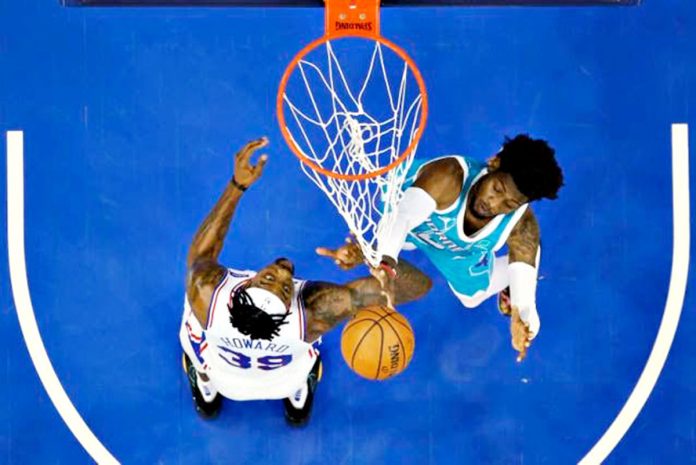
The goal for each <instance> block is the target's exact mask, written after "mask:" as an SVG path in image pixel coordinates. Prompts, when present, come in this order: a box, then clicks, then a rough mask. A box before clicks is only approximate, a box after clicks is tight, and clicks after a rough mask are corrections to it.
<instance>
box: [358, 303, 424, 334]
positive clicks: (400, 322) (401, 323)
mask: <svg viewBox="0 0 696 465" xmlns="http://www.w3.org/2000/svg"><path fill="white" fill-rule="evenodd" d="M360 311H361V312H370V313H374V314H375V315H377V316H378V317H380V318H381V317H382V315H380V314H379V313H377V312H375V311H374V310H371V309H369V308H364V309H362V310H360ZM393 314H397V315H401V316H403V315H402V314H401V313H399V312H397V311H392V312H389V313H387V315H393ZM387 315H384V316H387ZM394 321H395V322H396V323H399V324H400V325H401V326H403V327H404V328H406V329H409V330H411V331H413V328H412V327H411V326H410V325H407V324H406V323H404V322H403V321H399V320H396V319H395V320H394Z"/></svg>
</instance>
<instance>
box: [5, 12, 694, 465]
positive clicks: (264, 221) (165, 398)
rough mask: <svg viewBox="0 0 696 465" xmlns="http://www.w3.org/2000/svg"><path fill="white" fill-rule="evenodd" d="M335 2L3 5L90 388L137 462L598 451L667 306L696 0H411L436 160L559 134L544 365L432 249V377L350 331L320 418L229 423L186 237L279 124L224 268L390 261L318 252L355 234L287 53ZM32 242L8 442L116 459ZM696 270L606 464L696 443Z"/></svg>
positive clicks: (530, 462) (390, 17)
mask: <svg viewBox="0 0 696 465" xmlns="http://www.w3.org/2000/svg"><path fill="white" fill-rule="evenodd" d="M322 15H323V12H322V11H321V10H320V9H306V8H296V9H262V8H258V9H252V8H236V9H235V8H228V9H225V8H219V9H218V8H148V9H138V8H114V9H109V8H90V9H80V8H64V7H61V6H59V4H58V2H57V1H54V0H22V1H19V0H14V1H9V0H0V133H1V134H2V137H0V141H2V142H0V148H2V150H1V152H2V153H3V154H5V146H6V137H5V134H6V131H10V130H21V131H23V133H24V158H23V160H24V174H23V179H24V185H25V191H24V192H25V208H24V219H25V228H26V231H25V237H26V239H25V240H26V267H27V275H28V285H29V289H30V292H31V299H32V302H33V308H34V313H35V317H36V321H37V324H38V328H39V329H40V331H41V336H42V338H43V342H44V344H45V347H46V351H47V353H48V355H49V357H50V360H51V362H52V364H53V366H54V368H55V371H56V373H57V375H58V376H59V378H60V381H61V383H62V385H63V387H64V389H65V391H66V393H67V394H68V396H69V398H70V399H71V401H72V402H73V404H74V406H75V408H76V409H77V411H78V412H79V413H80V415H81V416H82V418H83V419H84V420H85V422H86V423H87V425H89V427H90V429H91V430H92V432H93V433H94V434H95V436H96V437H97V438H98V440H99V441H100V442H101V443H102V444H103V446H104V447H105V448H106V449H108V451H109V452H110V453H111V454H113V455H114V456H115V457H116V458H117V459H118V460H119V461H120V462H121V463H124V464H182V465H183V464H279V465H280V464H282V465H286V464H287V465H294V464H317V465H320V464H321V465H323V464H335V465H339V464H346V465H348V464H350V465H358V464H370V465H372V464H414V465H415V464H418V465H420V464H429V465H430V464H432V465H435V464H501V465H503V464H505V465H511V464H519V465H541V464H548V465H558V464H571V463H577V462H578V461H579V460H580V459H582V458H583V457H584V456H585V454H587V453H588V451H590V449H591V448H592V447H593V446H594V445H595V444H596V443H597V441H598V440H599V438H600V437H601V436H602V435H603V434H604V432H605V431H606V430H607V428H608V427H609V425H610V424H611V423H612V421H613V420H614V419H615V418H616V417H617V414H618V413H619V410H620V409H621V407H622V406H623V405H624V403H625V402H626V399H627V398H628V397H629V395H630V393H631V391H632V389H633V388H634V386H635V385H636V382H637V380H638V378H639V376H640V374H641V372H642V370H643V367H644V366H645V363H646V360H647V359H648V356H649V354H650V350H651V348H652V345H653V342H654V341H655V338H656V336H657V333H658V327H659V324H660V321H661V319H662V317H663V313H664V311H665V302H666V298H667V295H668V290H669V288H670V267H671V266H672V247H673V239H672V237H673V230H672V229H673V228H672V210H673V208H672V207H673V205H672V172H671V169H672V145H671V143H672V142H671V137H670V130H671V125H672V123H688V124H689V125H690V127H691V136H692V139H693V138H696V133H695V132H694V128H696V90H695V89H696V3H694V2H693V1H691V0H661V1H657V0H645V2H644V4H642V5H641V6H638V7H616V8H614V7H603V8H597V7H595V8H591V7H567V8H552V7H549V8H519V7H515V8H513V7H497V8H478V7H477V8H442V9H438V8H409V9H399V8H390V9H387V10H385V11H384V12H383V15H382V32H383V34H384V35H385V36H386V37H388V38H390V39H392V40H394V41H395V42H396V43H398V44H400V45H401V46H402V47H403V48H404V49H406V50H407V51H408V52H409V54H411V56H413V58H414V59H415V60H416V62H417V63H418V64H419V67H420V69H421V71H422V72H423V76H424V79H425V81H426V83H427V85H428V90H429V95H430V117H429V121H428V127H427V130H426V133H425V135H424V137H423V141H422V143H421V145H420V149H419V156H420V157H426V158H427V157H434V156H437V155H442V154H451V153H458V154H466V155H471V156H475V157H480V158H486V157H488V156H490V155H491V154H493V153H494V152H495V151H496V150H497V148H498V147H499V145H500V143H501V141H502V139H503V137H504V136H505V135H515V134H516V133H519V132H528V133H530V134H532V135H534V136H536V137H544V138H547V139H548V140H549V141H550V142H551V144H552V145H553V146H554V147H555V148H556V150H557V155H558V159H559V161H560V163H561V165H562V167H563V168H564V171H565V175H566V186H565V188H564V189H563V190H562V191H561V193H560V197H559V199H558V200H557V201H554V202H550V201H544V202H542V203H541V204H539V205H538V206H537V207H536V208H535V211H536V213H537V216H538V218H539V221H540V224H541V228H542V236H543V243H544V256H543V257H542V264H541V275H542V276H543V280H542V281H541V282H540V285H539V289H538V306H539V311H540V314H541V320H542V329H541V332H540V334H539V337H538V338H537V339H536V340H535V342H534V344H533V346H532V347H531V349H530V352H529V356H528V358H527V360H525V361H524V363H522V364H516V363H515V353H514V352H513V351H512V349H511V348H510V343H509V340H508V327H507V320H506V319H504V318H502V317H501V316H499V314H498V311H497V309H496V308H495V305H494V303H493V302H487V303H485V304H484V305H483V306H482V307H480V308H478V309H476V310H466V309H464V308H462V307H461V306H460V305H459V304H458V302H457V300H456V299H455V298H454V297H453V296H452V295H451V293H450V292H449V290H448V288H447V285H446V283H445V282H444V281H443V279H442V278H441V277H440V276H439V275H438V274H437V273H436V271H435V270H434V269H433V267H432V266H431V265H430V264H429V263H427V262H426V260H425V258H424V257H423V256H422V255H419V254H418V253H411V254H410V255H409V256H410V258H411V259H412V261H413V262H414V263H416V264H417V265H419V266H420V267H422V269H424V270H425V271H426V272H427V273H428V274H429V275H430V276H432V277H433V279H434V282H435V285H434V288H433V290H432V291H431V292H430V294H429V295H428V296H427V297H426V298H425V299H423V300H421V301H419V302H415V303H412V304H409V305H406V306H403V307H402V308H401V311H402V312H403V313H404V314H405V315H406V316H407V317H408V318H409V320H410V321H411V324H412V325H413V327H414V329H415V335H416V352H415V355H414V358H413V361H412V364H411V366H410V367H409V368H408V370H407V371H406V372H404V373H403V374H401V375H400V376H398V377H396V378H394V379H393V380H391V381H387V382H382V383H376V382H369V381H366V380H363V379H360V378H358V377H357V376H355V375H354V374H353V373H352V372H350V371H349V369H348V367H347V366H346V365H345V364H344V362H343V360H342V358H341V356H340V350H339V338H340V331H336V332H334V333H332V334H330V335H329V336H328V337H326V338H325V342H324V346H323V352H322V353H323V356H324V360H325V376H324V380H323V382H322V383H321V384H320V386H319V390H318V391H317V398H316V404H315V411H314V415H313V418H312V420H311V423H310V424H309V425H308V426H307V427H306V428H305V429H302V430H293V429H289V428H288V427H287V426H286V425H285V422H284V420H283V416H282V406H281V404H280V403H279V402H277V401H276V402H250V403H232V402H229V403H226V404H225V405H224V411H223V413H222V415H221V417H220V418H218V419H217V420H216V421H214V422H204V421H202V420H200V419H199V418H198V417H197V416H196V413H195V411H194V409H193V407H192V405H191V400H190V395H189V387H188V384H187V381H186V379H185V377H184V375H183V373H182V370H181V368H180V348H179V344H178V339H177V332H178V327H179V323H180V317H181V313H182V308H181V305H182V300H183V283H184V271H185V254H186V251H187V247H188V244H189V241H190V240H191V237H192V235H193V233H194V231H195V229H196V228H197V226H198V224H199V222H200V221H201V220H202V218H203V217H204V216H205V214H206V213H207V212H208V210H209V209H210V208H211V206H212V205H213V203H214V201H215V199H216V198H217V196H218V194H219V193H220V192H221V190H222V188H223V186H224V185H225V183H226V182H227V180H228V178H229V176H230V173H231V166H232V156H233V154H234V153H235V151H236V150H237V149H238V148H239V147H241V145H243V144H244V143H245V142H246V141H247V140H250V139H252V138H256V137H258V136H261V135H267V136H268V137H269V138H270V140H271V145H270V146H269V148H268V150H267V153H268V154H269V157H270V160H269V162H268V165H267V166H266V172H265V174H264V176H263V178H262V179H261V180H260V181H259V183H258V184H257V185H255V186H254V187H253V188H252V189H250V190H249V192H248V193H247V194H246V195H245V196H244V198H243V199H242V202H241V204H240V206H239V209H238V211H237V214H236V216H235V218H234V222H233V225H232V228H231V231H230V234H229V236H228V239H227V242H226V247H225V249H224V251H223V255H222V261H223V263H225V264H227V265H229V266H232V267H238V268H249V269H255V268H259V267H262V266H264V265H265V264H267V263H268V262H269V261H271V260H273V259H274V258H276V257H279V256H289V257H291V258H292V259H293V260H294V261H295V263H296V265H297V273H298V275H300V276H301V277H304V278H308V279H323V280H332V281H337V282H343V281H346V280H348V279H350V278H352V277H355V276H357V275H359V274H360V273H364V272H365V270H364V269H362V270H360V271H357V272H354V273H344V272H341V271H340V270H338V269H336V268H335V267H334V265H333V264H332V263H331V262H329V261H327V260H325V259H322V258H321V257H318V256H316V255H315V254H314V248H315V247H316V246H319V245H336V244H339V243H341V242H342V240H343V237H344V235H345V234H346V230H345V227H344V224H343V222H342V220H341V218H340V217H339V216H338V215H337V214H336V213H335V210H334V209H333V207H332V205H331V204H330V203H329V201H328V200H327V199H326V198H325V197H324V196H323V194H322V193H321V192H320V191H319V190H318V189H317V188H316V187H315V186H314V185H313V184H312V183H311V182H310V181H309V180H308V179H307V178H306V176H305V175H304V174H303V173H302V171H301V170H300V167H299V164H298V162H297V159H296V158H295V157H294V156H293V155H292V154H291V153H290V151H289V150H288V149H287V148H286V146H285V145H284V142H283V140H282V137H281V135H280V131H279V129H278V125H277V122H276V118H275V92H276V89H277V84H278V81H279V79H280V75H281V73H282V72H283V70H284V68H285V65H286V64H287V63H288V61H289V60H290V58H291V57H292V56H293V55H294V53H296V52H297V51H298V50H299V49H300V48H301V47H302V46H303V45H304V44H306V43H307V42H309V41H310V40H311V39H314V38H316V37H318V36H319V35H320V34H321V33H322ZM692 148H693V144H692ZM694 166H696V163H692V168H691V173H690V177H691V179H692V180H693V179H696V176H695V174H696V173H695V170H696V168H694ZM6 169H7V166H6V163H4V162H3V163H1V164H0V174H1V175H2V179H6V174H7V173H6ZM693 199H694V196H693V195H691V200H693ZM688 200H689V199H688V198H686V201H687V203H688ZM692 203H693V202H692ZM0 204H2V205H3V206H6V205H8V197H7V190H6V188H5V187H3V188H2V189H0ZM680 205H681V204H680ZM5 218H6V216H5V215H4V214H3V221H6V220H5ZM4 224H5V223H4ZM691 224H692V225H693V222H691ZM6 229H7V228H3V230H6ZM0 246H2V249H3V250H7V248H8V237H7V235H6V234H5V233H2V234H0ZM7 263H8V262H7V261H3V262H2V264H0V299H1V303H2V307H1V309H2V310H1V311H2V319H1V320H0V340H1V341H2V344H0V373H1V375H0V381H1V382H0V394H1V395H2V398H3V399H5V401H4V402H2V406H0V464H11V465H24V464H69V465H73V464H82V463H92V459H91V458H90V456H89V455H88V454H87V452H85V450H84V449H83V447H82V446H81V445H80V443H79V442H78V441H77V440H76V439H75V437H74V436H73V434H72V433H71V432H70V430H69V429H68V427H67V426H66V424H65V423H64V422H63V420H62V419H61V417H60V416H59V414H58V413H57V411H56V409H55V408H54V406H53V403H52V402H51V400H50V399H49V397H48V395H47V394H46V391H45V390H44V388H43V386H42V383H41V381H40V379H39V377H38V376H37V373H36V370H35V368H34V365H33V364H32V361H31V359H30V357H29V354H28V351H27V348H26V345H25V343H24V339H23V337H22V333H21V331H20V326H19V322H18V317H17V311H16V310H17V303H16V301H15V300H14V299H13V294H12V287H11V285H10V279H9V267H8V265H7ZM691 271H692V273H691V276H692V278H691V279H690V280H689V283H688V284H689V285H690V288H687V293H686V300H685V301H684V305H683V307H682V308H683V309H682V313H681V321H680V323H679V327H678V330H677V332H676V337H675V339H674V343H673V345H672V348H671V351H670V354H669V358H668V359H667V362H666V364H665V365H664V369H663V371H662V374H661V376H660V377H659V379H658V381H657V384H656V386H655V388H654V390H653V391H652V394H651V395H650V397H649V399H648V401H647V403H646V404H645V407H644V408H643V409H642V411H641V412H640V414H639V415H638V417H637V419H636V421H635V422H634V423H633V425H632V426H631V428H630V429H629V430H628V432H627V433H626V434H625V436H623V439H622V440H621V441H620V442H619V444H618V446H617V447H616V448H615V449H613V451H612V453H611V454H610V455H609V458H608V459H607V460H606V463H611V464H631V465H647V464H660V465H663V464H668V465H670V464H690V463H696V400H695V399H696V362H695V361H694V357H693V353H694V342H693V341H694V340H696V314H695V312H694V308H696V300H695V297H694V287H693V284H694V282H693V276H694V273H693V271H694V270H693V267H692V270H691Z"/></svg>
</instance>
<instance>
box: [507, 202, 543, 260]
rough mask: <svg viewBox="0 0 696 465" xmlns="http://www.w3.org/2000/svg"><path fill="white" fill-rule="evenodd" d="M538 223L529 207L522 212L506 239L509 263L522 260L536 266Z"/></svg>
mask: <svg viewBox="0 0 696 465" xmlns="http://www.w3.org/2000/svg"><path fill="white" fill-rule="evenodd" d="M540 238H541V235H540V232H539V223H537V220H536V217H535V216H534V212H532V209H531V208H530V207H527V211H526V212H524V215H522V218H520V221H519V222H518V223H517V224H516V225H515V227H514V228H513V229H512V232H511V233H510V237H508V240H507V246H508V248H509V249H510V263H514V262H524V263H526V264H528V265H531V266H533V267H535V268H536V256H537V250H538V249H539V240H540Z"/></svg>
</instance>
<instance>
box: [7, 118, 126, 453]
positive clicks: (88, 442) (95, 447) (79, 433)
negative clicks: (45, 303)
mask: <svg viewBox="0 0 696 465" xmlns="http://www.w3.org/2000/svg"><path fill="white" fill-rule="evenodd" d="M7 247H8V255H9V260H10V281H11V283H12V295H13V297H14V302H15V308H16V309H17V317H18V318H19V326H20V328H21V330H22V335H23V336H24V342H25V343H26V345H27V349H28V350H29V355H30V356H31V360H32V362H33V363H34V367H36V372H37V373H38V374H39V378H40V379H41V383H43V385H44V388H45V389H46V392H47V393H48V396H49V397H50V398H51V401H52V402H53V405H54V406H55V407H56V410H58V413H59V414H60V416H61V417H62V418H63V421H64V422H65V424H66V425H68V428H70V431H72V433H73V435H74V436H75V438H76V439H77V440H78V441H79V442H80V444H82V447H84V448H85V450H86V451H87V453H88V454H89V455H90V456H92V458H93V459H94V460H95V461H96V462H97V463H99V464H118V461H117V460H116V459H115V458H114V456H113V455H111V453H110V452H109V451H108V450H107V449H106V448H105V447H104V445H103V444H102V443H101V442H99V439H97V437H96V436H95V435H94V433H92V431H91V430H90V429H89V426H87V423H85V421H84V420H83V419H82V417H81V416H80V414H79V413H78V411H77V410H76V409H75V406H74V405H73V404H72V402H70V398H69V397H68V395H67V394H66V393H65V389H63V386H62V385H61V384H60V380H59V379H58V376H57V375H56V372H55V370H54V369H53V365H51V361H50V360H49V359H48V354H47V353H46V348H45V347H44V344H43V341H42V340H41V334H39V327H38V326H37V324H36V317H35V316H34V308H33V306H32V304H31V297H30V295H29V284H28V282H27V268H26V262H25V255H24V134H23V133H22V131H8V132H7Z"/></svg>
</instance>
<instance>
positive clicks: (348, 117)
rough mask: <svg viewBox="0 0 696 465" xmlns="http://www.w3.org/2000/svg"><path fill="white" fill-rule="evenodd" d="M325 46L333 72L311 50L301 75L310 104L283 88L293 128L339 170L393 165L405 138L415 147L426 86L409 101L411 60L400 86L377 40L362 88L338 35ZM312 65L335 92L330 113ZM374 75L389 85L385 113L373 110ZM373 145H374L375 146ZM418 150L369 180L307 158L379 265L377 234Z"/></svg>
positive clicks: (297, 139)
mask: <svg viewBox="0 0 696 465" xmlns="http://www.w3.org/2000/svg"><path fill="white" fill-rule="evenodd" d="M325 50H326V55H325V59H326V64H327V69H328V71H327V72H326V73H325V72H324V71H323V70H322V69H321V68H320V67H319V66H318V65H316V64H315V63H313V62H311V61H309V60H307V59H306V58H305V59H302V60H300V61H299V62H298V71H299V76H300V77H301V80H302V83H303V84H304V87H305V90H306V97H308V99H309V102H310V105H307V106H308V107H309V108H306V107H305V108H300V106H299V105H296V104H295V103H294V102H293V101H292V100H291V98H290V96H289V95H288V93H287V90H286V92H285V93H284V95H283V101H284V103H285V105H286V107H287V108H288V109H289V111H290V113H291V114H292V121H294V122H295V125H296V127H297V128H298V129H299V132H293V131H292V130H290V128H288V133H289V135H290V138H291V141H292V143H294V144H295V145H296V147H297V148H299V149H300V150H301V151H302V153H303V155H304V156H305V157H306V158H307V159H309V160H311V161H312V162H313V163H315V164H316V165H318V166H321V167H322V168H324V169H328V170H331V171H333V172H337V173H342V174H346V175H360V174H365V173H368V172H373V171H375V170H377V169H380V168H382V167H383V166H387V165H388V164H390V163H392V162H393V161H394V160H396V159H397V158H398V157H399V156H400V155H401V153H402V152H403V150H402V144H405V145H404V148H405V147H407V146H408V145H409V144H410V143H411V142H412V141H413V139H414V137H415V136H416V133H417V130H418V122H419V118H420V112H421V105H422V95H421V94H420V92H418V93H417V95H416V96H415V97H414V98H413V99H412V101H410V103H408V104H407V100H408V98H407V94H408V90H409V86H408V77H409V68H408V64H407V63H406V62H404V63H403V68H402V69H400V72H399V73H398V75H399V76H400V78H398V79H400V82H399V84H398V88H397V90H396V91H393V90H392V85H390V82H389V73H388V71H387V66H386V63H385V58H384V54H383V51H382V45H381V44H380V43H379V42H377V41H375V46H374V48H373V50H372V52H371V56H370V60H369V66H368V69H367V72H366V74H365V77H364V79H362V82H361V83H360V85H359V90H358V92H357V93H354V92H353V91H352V90H351V87H350V85H349V84H348V79H347V78H346V73H345V72H344V70H343V68H342V66H341V63H340V60H339V59H338V56H337V55H336V53H335V51H334V47H333V46H332V44H331V42H330V41H327V42H326V43H325ZM376 70H377V71H376ZM380 71H381V73H380ZM310 73H313V75H314V76H315V77H317V78H318V80H319V81H318V82H319V84H320V85H319V86H318V87H319V89H318V90H322V91H328V93H329V95H330V99H331V105H330V108H331V112H330V114H329V115H327V117H326V118H325V117H324V116H322V112H321V110H320V106H319V104H318V103H317V97H316V96H315V92H314V91H313V90H312V89H313V86H312V83H311V79H310V77H309V74H310ZM378 74H379V75H380V76H379V77H377V75H378ZM373 78H377V79H380V80H382V81H383V84H384V87H385V94H386V99H387V101H388V106H389V114H388V115H387V116H386V117H384V116H383V117H382V119H379V118H378V117H376V116H374V115H371V114H369V113H368V112H367V111H366V110H365V105H364V102H363V100H364V99H365V98H366V93H367V89H368V85H369V84H370V82H371V80H372V79H373ZM318 90H317V92H318ZM339 92H340V94H341V95H339ZM342 95H344V96H345V98H344V99H342V98H341V96H342ZM305 125H307V126H308V128H312V127H314V128H319V131H318V132H320V133H321V136H320V137H317V138H316V139H315V140H314V141H313V138H312V137H311V135H310V133H309V132H308V131H309V129H306V128H305ZM315 132H316V131H315ZM366 146H370V151H369V152H368V151H367V150H366ZM415 151H416V147H414V148H413V149H412V150H411V152H410V153H409V154H407V155H406V158H405V160H404V161H403V162H402V163H400V164H398V165H397V166H396V167H395V168H394V169H392V170H390V171H387V172H386V173H384V174H382V175H378V176H374V177H371V178H368V179H364V180H344V179H338V178H334V177H329V176H325V175H323V174H322V173H320V172H318V171H315V170H314V169H312V168H311V167H310V166H308V165H307V164H305V163H302V169H303V171H304V172H305V174H306V175H307V176H308V177H309V178H310V179H311V180H312V181H313V182H314V183H315V184H316V185H317V186H318V187H319V188H320V189H321V190H322V191H323V192H324V193H325V194H326V195H327V196H328V198H329V199H330V200H331V202H332V203H333V205H334V206H335V207H336V209H337V210H338V212H339V213H340V215H341V216H342V217H343V219H344V221H345V222H346V224H347V226H348V228H349V229H350V231H351V232H352V233H353V235H354V236H355V238H356V241H357V242H358V244H359V245H360V247H361V249H362V251H363V254H364V255H365V259H366V261H367V262H368V263H369V264H370V265H372V266H377V265H378V264H379V260H380V258H381V257H379V256H378V255H377V252H376V249H377V244H376V242H377V238H378V237H379V236H380V234H381V233H382V232H384V231H386V230H388V228H389V227H390V226H391V224H392V223H393V217H394V214H395V207H396V205H397V204H398V202H399V201H400V199H401V197H402V192H401V186H402V184H403V182H404V180H405V177H406V173H407V172H408V168H409V167H410V165H411V162H412V161H413V156H414V154H415Z"/></svg>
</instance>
